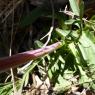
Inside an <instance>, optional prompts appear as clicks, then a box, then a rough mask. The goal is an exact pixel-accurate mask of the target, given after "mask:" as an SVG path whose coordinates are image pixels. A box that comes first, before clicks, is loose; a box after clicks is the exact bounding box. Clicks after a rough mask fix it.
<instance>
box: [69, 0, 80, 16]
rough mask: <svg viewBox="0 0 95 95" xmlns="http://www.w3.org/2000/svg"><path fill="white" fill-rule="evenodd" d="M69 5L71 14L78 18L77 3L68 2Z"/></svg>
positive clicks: (75, 0)
mask: <svg viewBox="0 0 95 95" xmlns="http://www.w3.org/2000/svg"><path fill="white" fill-rule="evenodd" d="M69 3H70V6H71V9H72V11H73V13H74V14H75V15H77V16H79V6H78V3H77V0H69Z"/></svg>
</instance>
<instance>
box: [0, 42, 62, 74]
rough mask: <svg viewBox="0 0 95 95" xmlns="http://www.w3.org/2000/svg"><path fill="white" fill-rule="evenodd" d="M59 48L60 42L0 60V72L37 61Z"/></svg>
mask: <svg viewBox="0 0 95 95" xmlns="http://www.w3.org/2000/svg"><path fill="white" fill-rule="evenodd" d="M60 47H61V42H56V43H54V44H52V45H50V46H46V47H44V48H40V49H37V50H30V51H26V52H22V53H18V54H15V55H12V56H10V57H4V58H1V59H0V72H2V71H5V70H8V69H9V68H11V67H12V68H14V67H17V66H19V65H22V64H24V63H26V62H28V61H30V60H34V59H37V58H39V57H41V56H43V55H45V54H48V53H50V52H52V51H54V50H56V49H58V48H60Z"/></svg>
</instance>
